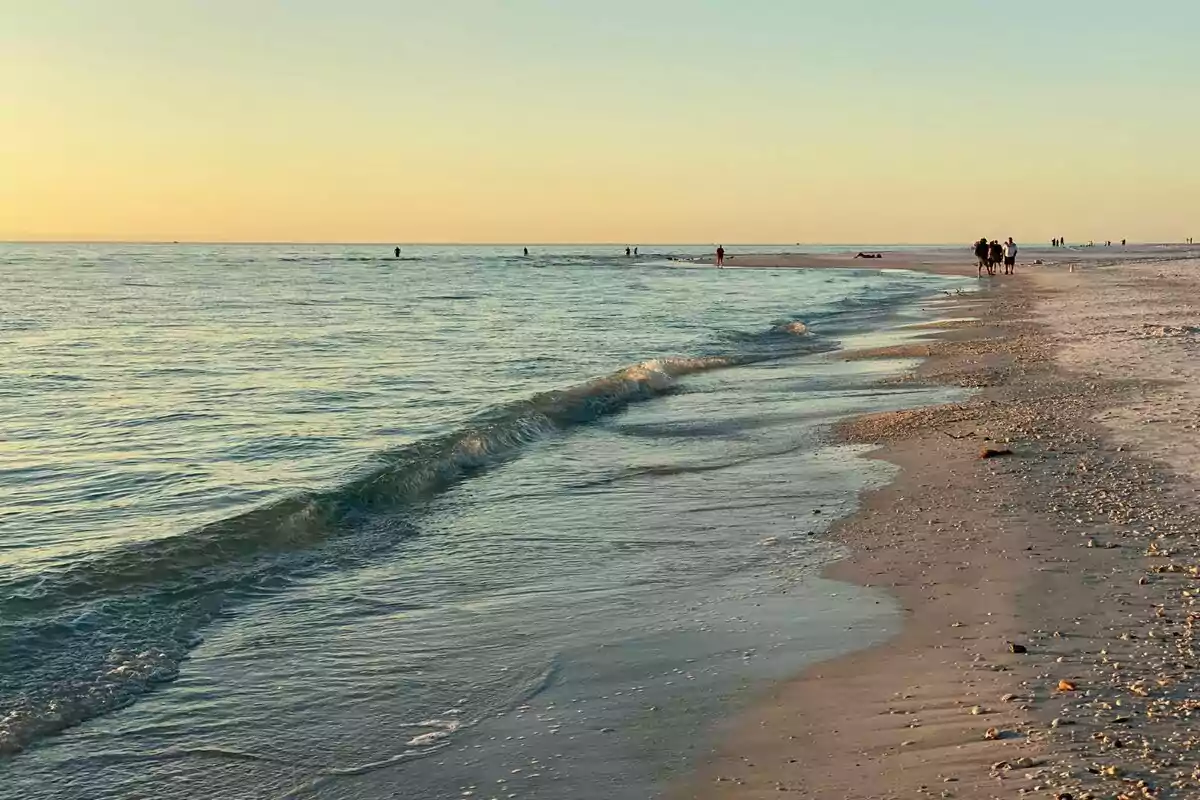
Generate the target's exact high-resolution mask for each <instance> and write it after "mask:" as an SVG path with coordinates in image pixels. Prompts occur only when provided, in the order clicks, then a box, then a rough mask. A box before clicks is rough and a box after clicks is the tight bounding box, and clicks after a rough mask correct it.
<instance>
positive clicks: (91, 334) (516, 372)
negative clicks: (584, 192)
mask: <svg viewBox="0 0 1200 800" xmlns="http://www.w3.org/2000/svg"><path fill="white" fill-rule="evenodd" d="M705 250H707V248H686V247H669V248H668V247H660V248H648V247H643V248H642V251H643V255H642V257H641V258H639V259H637V260H632V259H627V258H625V257H624V255H623V251H622V252H617V249H616V248H601V247H556V248H545V249H543V248H537V249H535V252H534V253H533V254H532V255H531V256H530V257H529V258H524V257H522V256H521V255H520V254H519V252H518V251H517V250H516V249H514V248H487V247H461V248H454V247H406V248H404V252H403V254H402V257H401V258H399V259H395V258H392V257H391V252H390V248H387V247H354V246H321V247H315V246H275V245H272V246H265V245H264V246H200V245H191V246H149V245H147V246H134V245H127V246H101V245H70V246H67V245H55V246H49V245H0V280H2V281H3V289H4V290H3V292H0V796H2V797H5V798H7V797H14V798H15V797H21V798H31V799H32V798H51V797H54V798H60V797H72V798H74V797H78V798H101V797H112V798H133V797H144V798H263V797H266V798H284V797H293V798H309V797H312V798H376V797H378V798H384V797H403V798H414V799H415V800H424V799H425V798H451V797H477V798H506V800H511V799H512V798H547V800H550V799H552V798H553V799H555V800H557V799H558V798H562V797H567V796H570V797H574V798H597V799H599V798H626V797H628V798H642V797H652V796H654V794H655V793H656V791H657V790H658V789H659V788H660V787H661V786H662V784H663V782H664V781H665V780H668V779H669V778H670V777H671V776H672V775H675V774H678V772H679V771H680V770H684V769H686V768H687V767H688V765H689V764H690V763H691V762H692V760H693V759H694V758H696V757H697V756H699V755H701V754H703V752H704V751H705V748H706V747H707V746H708V745H709V744H710V741H711V740H710V733H711V731H712V728H713V725H714V724H715V723H716V722H717V721H719V720H720V719H721V718H722V717H723V716H725V715H727V714H729V713H730V712H731V710H733V709H736V708H737V707H738V706H739V705H740V704H744V703H745V702H747V701H748V700H749V699H751V698H752V697H753V696H754V694H755V692H756V691H761V690H762V689H763V688H764V687H765V686H767V685H769V682H770V681H772V680H774V679H778V678H779V677H782V676H786V675H788V674H791V673H792V672H794V671H795V670H797V669H799V668H800V667H801V666H803V665H804V664H806V663H809V662H811V661H812V660H814V659H816V658H820V657H825V656H829V655H832V654H834V653H837V652H842V651H844V650H846V649H848V648H850V647H854V646H861V645H862V644H863V643H864V642H867V641H871V640H873V639H875V638H878V637H879V636H882V635H884V634H885V633H886V632H887V631H888V630H890V629H891V628H892V627H893V626H894V624H895V621H896V620H895V616H894V609H893V608H892V607H891V606H890V605H889V604H888V603H887V601H886V600H882V599H881V598H880V597H878V596H875V595H872V594H870V593H868V592H864V591H860V590H856V589H851V588H850V587H847V586H844V585H841V584H836V583H832V582H828V581H825V580H824V579H822V578H820V577H819V576H818V573H819V571H820V568H821V566H822V565H823V564H825V563H827V562H828V561H829V559H830V558H832V557H834V556H835V555H836V552H835V551H834V550H833V548H832V547H831V546H830V545H829V544H828V543H826V542H824V541H823V540H822V537H821V536H820V533H821V532H822V531H823V529H824V527H825V526H827V525H828V523H829V522H830V521H831V520H832V519H834V518H836V517H837V516H839V515H843V514H845V513H847V512H848V511H850V510H852V509H853V507H854V504H855V497H856V493H857V492H858V491H859V490H860V489H862V488H864V487H866V486H869V485H872V484H874V483H876V482H878V481H880V480H882V479H885V478H886V476H887V475H888V474H889V473H888V469H887V468H886V467H885V466H883V465H881V464H878V463H876V462H872V461H869V460H865V459H862V458H858V457H856V453H857V451H855V450H853V449H850V448H846V447H843V446H835V445H831V444H829V442H828V436H827V434H826V430H827V427H828V424H829V423H830V422H831V421H832V420H835V419H837V418H839V417H843V416H845V415H847V414H851V413H856V412H862V411H869V410H879V409H884V408H895V407H900V406H904V405H913V404H918V403H924V402H929V401H930V400H932V399H939V398H940V397H941V395H937V394H935V393H932V392H930V391H929V390H917V389H910V390H902V389H882V388H880V387H879V385H878V379H879V378H880V377H881V376H883V375H886V374H889V372H890V371H893V370H897V369H900V368H902V367H903V366H905V365H903V364H894V363H891V364H864V363H853V364H850V363H843V362H840V361H838V360H837V358H836V357H835V353H836V351H837V350H838V349H840V348H843V347H851V346H861V345H864V344H879V343H886V342H892V341H897V340H902V339H904V338H905V337H909V336H912V335H913V333H914V331H913V329H912V328H910V327H905V326H909V325H911V324H912V323H916V322H920V321H922V320H926V319H931V318H933V317H935V316H936V315H937V313H938V305H939V304H938V302H937V300H935V299H931V298H936V297H938V296H940V294H941V293H942V292H944V291H947V290H953V289H955V288H959V287H963V286H966V285H967V283H966V282H965V281H963V280H961V279H957V278H946V277H936V276H928V275H918V274H915V273H909V272H903V271H892V272H876V271H870V270H861V271H859V270H819V271H818V270H811V271H810V270H735V269H730V270H724V271H717V270H714V269H712V268H711V267H699V266H696V265H692V264H688V263H683V262H679V261H675V260H672V259H671V258H670V257H671V256H680V255H688V254H698V253H702V252H704V251H705Z"/></svg>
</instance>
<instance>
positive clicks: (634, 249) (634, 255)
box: [633, 247, 637, 258]
mask: <svg viewBox="0 0 1200 800" xmlns="http://www.w3.org/2000/svg"><path fill="white" fill-rule="evenodd" d="M633 257H634V258H637V248H636V247H635V248H633Z"/></svg>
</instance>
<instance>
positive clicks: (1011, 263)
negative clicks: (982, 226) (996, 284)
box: [1004, 236, 1017, 275]
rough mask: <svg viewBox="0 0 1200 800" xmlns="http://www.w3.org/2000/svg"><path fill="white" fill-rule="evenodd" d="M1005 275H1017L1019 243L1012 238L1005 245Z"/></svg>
mask: <svg viewBox="0 0 1200 800" xmlns="http://www.w3.org/2000/svg"><path fill="white" fill-rule="evenodd" d="M1004 274H1005V275H1015V274H1017V243H1016V242H1014V241H1013V238H1012V237H1011V236H1010V237H1008V241H1007V242H1005V243H1004Z"/></svg>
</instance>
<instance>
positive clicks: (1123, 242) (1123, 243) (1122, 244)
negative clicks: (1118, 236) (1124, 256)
mask: <svg viewBox="0 0 1200 800" xmlns="http://www.w3.org/2000/svg"><path fill="white" fill-rule="evenodd" d="M1124 246H1125V240H1124V239H1122V240H1121V247H1124Z"/></svg>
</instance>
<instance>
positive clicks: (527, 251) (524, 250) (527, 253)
mask: <svg viewBox="0 0 1200 800" xmlns="http://www.w3.org/2000/svg"><path fill="white" fill-rule="evenodd" d="M521 250H522V252H524V254H525V255H529V248H528V247H522V248H521Z"/></svg>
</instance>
